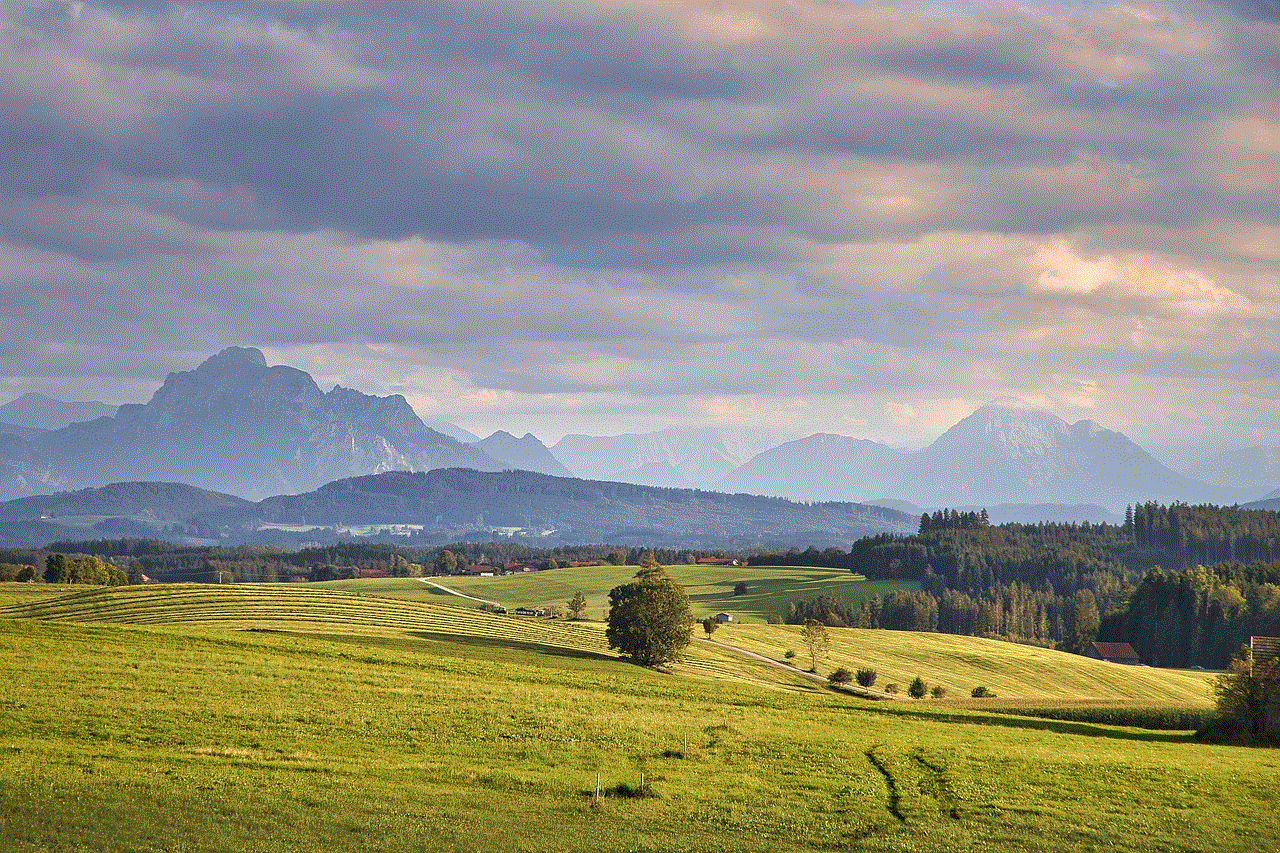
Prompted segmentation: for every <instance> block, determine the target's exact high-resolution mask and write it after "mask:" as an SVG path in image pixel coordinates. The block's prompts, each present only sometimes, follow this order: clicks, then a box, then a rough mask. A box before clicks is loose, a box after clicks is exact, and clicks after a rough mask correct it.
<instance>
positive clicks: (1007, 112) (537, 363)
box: [0, 0, 1280, 463]
mask: <svg viewBox="0 0 1280 853" xmlns="http://www.w3.org/2000/svg"><path fill="white" fill-rule="evenodd" d="M1278 319H1280V2H1277V0H1229V2H1205V3H1144V2H1125V3H1116V4H1110V3H1072V4H1064V3H1030V4H1028V3H1018V4H1006V3H1002V2H978V3H955V2H942V3H928V4H901V5H879V4H875V5H873V4H861V3H844V2H807V0H791V2H736V0H706V2H702V1H701V0H688V2H682V1H681V0H667V1H666V2H638V0H637V1H636V2H629V1H628V0H611V2H564V3H546V2H537V3H534V2H486V0H476V2H456V3H429V4H420V5H412V6H407V5H405V4H398V3H397V4H392V3H338V2H323V3H270V2H265V3H245V4H234V3H207V4H206V3H172V4H170V3H146V2H142V3H97V2H76V3H14V2H4V1H3V0H0V398H3V399H12V398H14V397H17V396H18V395H20V394H22V393H24V392H27V391H39V392H41V393H45V394H49V395H50V396H55V397H58V398H60V399H64V400H102V401H105V402H109V403H123V402H143V401H145V400H147V399H149V397H150V395H151V394H152V393H153V392H154V391H155V389H156V388H157V387H158V386H159V384H160V382H161V381H162V380H163V378H164V376H165V375H166V374H167V373H168V372H170V371H178V370H189V369H191V368H193V367H195V366H196V365H197V364H199V363H200V362H201V361H203V360H204V359H205V358H207V357H208V356H210V355H211V354H213V353H215V352H217V351H219V350H220V349H222V348H223V347H226V346H231V345H239V346H256V347H258V348H260V349H262V350H263V351H264V352H265V354H266V356H267V359H268V361H269V363H272V364H289V365H292V366H295V367H299V368H301V369H303V370H306V371H308V372H309V373H311V374H312V375H314V376H315V377H316V379H317V381H318V382H320V384H321V385H322V386H325V387H328V386H331V385H333V384H341V385H344V386H346V387H353V388H357V389H359V390H361V391H364V392H366V393H376V394H391V393H399V394H404V395H405V396H406V397H407V398H408V400H409V402H410V403H411V404H413V406H414V407H415V409H417V411H418V412H419V414H420V415H421V416H422V417H423V418H424V419H427V420H434V419H441V420H447V421H452V422H454V423H457V424H460V425H462V426H464V427H466V428H468V429H470V430H471V431H472V432H475V433H476V434H478V435H481V436H483V435H487V434H488V433H489V432H492V431H493V430H496V429H505V430H507V431H509V432H512V433H515V434H517V435H520V434H522V433H524V432H525V431H532V432H533V433H534V434H536V435H538V436H539V437H540V438H542V439H543V440H544V441H545V442H547V443H548V444H550V443H553V442H554V441H555V440H557V439H558V438H559V437H560V436H562V435H564V434H566V433H588V434H598V435H612V434H619V433H628V432H646V431H650V430H655V429H660V428H663V427H666V426H676V425H678V426H704V425H719V426H734V427H737V426H766V427H769V428H772V429H775V430H778V431H780V432H783V433H786V434H791V435H796V436H800V435H807V434H810V433H814V432H833V433H840V434H844V435H850V436H855V437H859V438H872V439H876V440H880V441H885V442H887V443H889V444H892V445H895V446H900V447H919V446H923V445H924V444H927V443H928V442H929V441H931V440H932V439H933V438H935V437H936V436H937V435H939V434H940V433H942V432H943V431H944V430H946V429H947V428H948V427H950V426H951V425H952V424H954V423H955V422H957V421H958V420H960V419H961V418H963V417H964V416H966V415H967V414H969V413H970V412H972V411H973V410H974V409H976V408H977V407H979V406H981V405H982V404H984V403H986V402H987V401H990V400H993V399H999V398H1014V399H1017V400H1021V401H1025V402H1026V403H1028V404H1030V405H1033V406H1037V407H1041V408H1044V409H1047V410H1049V411H1051V412H1053V413H1054V414H1057V415H1058V416H1060V417H1063V418H1065V419H1066V420H1068V421H1075V420H1079V419H1083V418H1087V419H1091V420H1095V421H1097V422H1098V423H1100V424H1102V425H1103V426H1106V427H1108V428H1111V429H1116V430H1120V431H1122V432H1124V433H1125V434H1127V435H1129V436H1130V437H1131V438H1133V439H1134V440H1135V441H1138V442H1139V443H1140V444H1142V445H1143V446H1144V447H1147V448H1148V449H1151V450H1153V451H1154V452H1156V453H1157V455H1160V456H1161V458H1162V459H1164V460H1165V461H1169V462H1173V463H1176V462H1178V461H1186V462H1189V461H1192V460H1193V459H1194V458H1196V457H1197V455H1205V454H1207V453H1210V452H1214V451H1217V450H1225V449H1229V448H1232V447H1246V446H1252V445H1260V444H1266V445H1280V343H1278V342H1280V334H1277V333H1278V332H1280V328H1278V325H1280V324H1278Z"/></svg>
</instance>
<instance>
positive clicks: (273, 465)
mask: <svg viewBox="0 0 1280 853" xmlns="http://www.w3.org/2000/svg"><path fill="white" fill-rule="evenodd" d="M27 456H28V457H30V461H29V463H28V467H31V468H33V469H35V468H39V467H40V466H41V465H43V466H45V467H47V468H48V470H49V471H50V472H51V473H50V474H49V475H48V476H47V477H46V478H45V480H44V482H45V483H52V484H54V485H57V486H60V487H63V488H66V487H73V486H97V485H105V484H107V483H113V482H120V481H130V480H159V481H175V482H184V483H189V484H191V485H194V486H198V487H200V488H204V489H212V490H215V491H219V492H227V493H231V494H237V495H241V496H245V497H263V496H266V495H269V494H278V493H281V492H297V491H305V490H306V489H311V488H315V487H317V486H319V485H321V484H322V483H326V482H329V481H331V480H335V479H338V478H341V477H348V476H352V475H357V474H367V473H374V472H378V471H388V470H397V469H406V470H427V469H430V468H439V467H448V466H459V465H462V466H468V467H473V468H477V469H482V470H498V469H500V468H501V467H502V466H501V465H500V464H499V463H497V462H495V461H494V460H493V459H490V458H489V457H488V456H486V455H485V454H484V453H483V452H482V451H480V450H478V449H476V448H474V447H470V446H468V445H465V444H463V443H461V442H459V441H456V440H454V439H451V438H449V437H447V436H444V435H441V434H440V433H438V432H435V431H434V430H431V429H429V428H428V427H426V426H425V425H424V424H423V423H422V421H421V420H420V419H419V418H418V416H417V415H416V414H414V412H413V409H412V408H410V406H409V404H408V403H407V402H406V401H405V399H404V397H401V396H398V395H396V396H391V397H374V396H370V395H367V394H362V393H360V392H358V391H353V390H351V389H348V388H340V387H336V388H334V389H333V390H332V391H330V392H328V393H325V392H323V391H321V390H320V388H319V387H318V386H317V385H316V383H315V381H314V380H313V379H312V378H311V377H310V376H309V375H308V374H306V373H304V372H303V371H301V370H298V369H296V368H292V367H286V366H283V365H277V366H274V367H269V366H268V365H267V363H266V359H265V358H264V357H263V355H262V353H261V352H260V351H258V350H256V349H251V348H250V349H244V348H240V347H230V348H228V349H225V350H223V351H222V352H220V353H218V354H217V355H215V356H213V357H211V358H209V359H208V360H206V361H205V362H204V363H203V364H201V365H200V366H199V367H197V368H196V369H195V370H189V371H183V372H181V373H171V374H169V376H168V378H167V379H166V380H165V382H164V384H163V385H162V386H161V387H160V389H159V390H157V391H156V393H155V395H154V396H153V397H152V398H151V400H150V402H148V403H146V404H143V405H127V406H121V407H120V408H119V410H118V411H117V413H116V415H115V417H113V418H99V419H98V420H95V421H91V422H88V423H77V424H72V425H70V426H68V427H65V428H63V429H60V430H55V431H53V432H50V433H47V434H43V435H40V436H37V437H35V438H33V439H31V441H30V446H29V450H28V452H27ZM24 470H25V469H24ZM6 479H7V481H8V482H6V483H5V484H4V485H5V486H7V487H8V494H10V495H12V494H14V493H15V492H17V493H18V494H21V493H22V491H24V490H34V489H31V487H30V486H26V487H25V488H24V486H23V485H22V484H20V483H19V482H18V477H16V476H12V475H11V476H9V477H7V478H6Z"/></svg>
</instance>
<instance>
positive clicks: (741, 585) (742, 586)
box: [733, 581, 747, 595]
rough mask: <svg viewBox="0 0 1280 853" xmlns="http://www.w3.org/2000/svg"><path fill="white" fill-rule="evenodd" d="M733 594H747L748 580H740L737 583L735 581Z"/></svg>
mask: <svg viewBox="0 0 1280 853" xmlns="http://www.w3.org/2000/svg"><path fill="white" fill-rule="evenodd" d="M733 594H734V595H746V594H747V582H746V581H738V582H737V583H735V584H734V585H733Z"/></svg>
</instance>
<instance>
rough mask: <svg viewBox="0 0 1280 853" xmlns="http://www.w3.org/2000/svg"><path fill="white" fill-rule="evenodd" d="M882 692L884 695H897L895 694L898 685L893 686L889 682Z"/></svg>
mask: <svg viewBox="0 0 1280 853" xmlns="http://www.w3.org/2000/svg"><path fill="white" fill-rule="evenodd" d="M884 692H885V693H897V692H898V685H896V684H894V683H893V682H892V681H891V682H889V683H888V684H886V685H885V686H884Z"/></svg>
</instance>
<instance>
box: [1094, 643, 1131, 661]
mask: <svg viewBox="0 0 1280 853" xmlns="http://www.w3.org/2000/svg"><path fill="white" fill-rule="evenodd" d="M1093 650H1094V651H1095V652H1097V653H1098V657H1100V658H1102V659H1103V660H1137V659H1138V653H1137V652H1135V651H1134V650H1133V646H1131V645H1129V644H1128V643H1094V644H1093Z"/></svg>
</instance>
